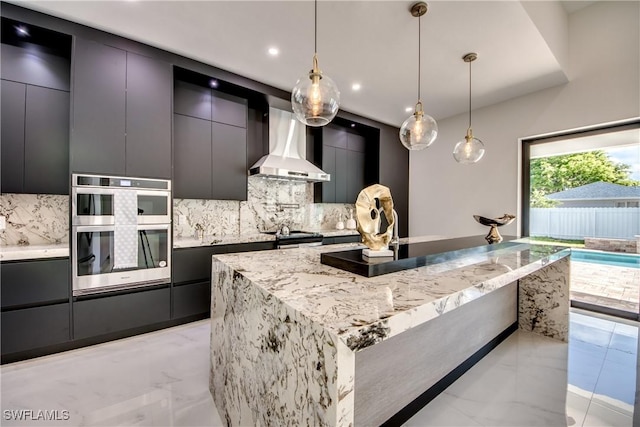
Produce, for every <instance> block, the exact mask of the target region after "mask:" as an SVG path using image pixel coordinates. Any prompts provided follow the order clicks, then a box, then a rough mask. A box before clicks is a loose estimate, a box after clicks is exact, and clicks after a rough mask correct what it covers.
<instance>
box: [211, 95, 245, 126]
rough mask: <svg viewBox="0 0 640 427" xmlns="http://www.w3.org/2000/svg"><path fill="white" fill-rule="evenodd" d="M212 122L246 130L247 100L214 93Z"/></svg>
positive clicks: (212, 98)
mask: <svg viewBox="0 0 640 427" xmlns="http://www.w3.org/2000/svg"><path fill="white" fill-rule="evenodd" d="M211 120H212V121H214V122H218V123H224V124H227V125H232V126H238V127H241V128H246V127H247V100H246V99H242V98H239V97H237V96H233V95H229V94H226V93H224V92H219V91H216V90H214V91H212V97H211Z"/></svg>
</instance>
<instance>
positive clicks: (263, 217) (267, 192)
mask: <svg viewBox="0 0 640 427" xmlns="http://www.w3.org/2000/svg"><path fill="white" fill-rule="evenodd" d="M349 208H351V209H353V208H354V205H349V204H338V203H313V184H312V183H308V182H303V181H284V180H274V179H266V178H261V177H249V179H248V188H247V200H246V201H242V202H239V201H235V200H189V199H174V201H173V223H174V228H173V230H174V237H175V238H181V237H192V236H194V235H195V233H196V225H197V224H200V225H201V226H202V227H203V229H204V234H205V235H207V236H214V235H216V236H227V235H239V234H240V235H242V234H253V233H261V232H264V231H276V230H277V229H279V228H280V227H281V226H282V225H285V224H286V225H287V226H288V227H289V228H290V229H291V230H334V229H335V226H336V224H337V222H338V221H340V220H341V219H342V220H346V219H347V218H348V213H349Z"/></svg>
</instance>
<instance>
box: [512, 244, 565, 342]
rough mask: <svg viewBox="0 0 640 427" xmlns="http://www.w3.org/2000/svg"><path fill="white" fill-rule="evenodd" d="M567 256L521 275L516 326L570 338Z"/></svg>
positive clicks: (529, 330) (546, 334) (560, 338)
mask: <svg viewBox="0 0 640 427" xmlns="http://www.w3.org/2000/svg"><path fill="white" fill-rule="evenodd" d="M569 261H570V258H569V257H566V258H562V259H559V260H557V261H555V262H553V263H550V264H548V265H546V266H545V267H543V268H542V269H540V270H538V271H536V272H533V273H531V274H529V275H528V276H525V277H523V278H521V279H520V292H519V293H518V299H519V304H518V326H519V327H520V329H523V330H525V331H528V332H534V333H537V334H539V335H544V336H547V337H550V338H554V339H557V340H561V341H565V342H568V341H569V307H570V302H569V283H570V281H571V268H570V264H569Z"/></svg>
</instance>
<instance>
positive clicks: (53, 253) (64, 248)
mask: <svg viewBox="0 0 640 427" xmlns="http://www.w3.org/2000/svg"><path fill="white" fill-rule="evenodd" d="M68 256H69V243H57V244H49V245H25V246H17V245H16V246H0V261H16V260H29V259H38V258H59V257H68Z"/></svg>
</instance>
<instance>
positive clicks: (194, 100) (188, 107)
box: [173, 80, 211, 120]
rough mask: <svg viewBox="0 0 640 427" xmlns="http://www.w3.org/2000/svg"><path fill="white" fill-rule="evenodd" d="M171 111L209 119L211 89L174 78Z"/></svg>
mask: <svg viewBox="0 0 640 427" xmlns="http://www.w3.org/2000/svg"><path fill="white" fill-rule="evenodd" d="M174 85H175V86H174V95H173V112H174V113H177V114H182V115H183V116H190V117H197V118H199V119H204V120H211V89H210V88H208V87H203V86H198V85H194V84H191V83H187V82H183V81H180V80H176V81H175V83H174Z"/></svg>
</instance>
